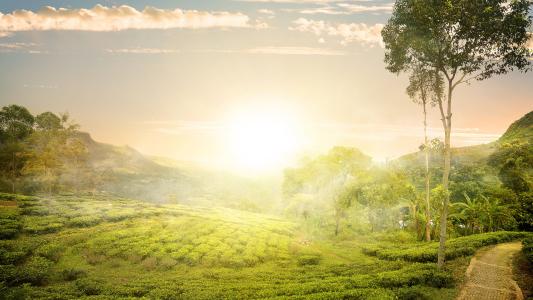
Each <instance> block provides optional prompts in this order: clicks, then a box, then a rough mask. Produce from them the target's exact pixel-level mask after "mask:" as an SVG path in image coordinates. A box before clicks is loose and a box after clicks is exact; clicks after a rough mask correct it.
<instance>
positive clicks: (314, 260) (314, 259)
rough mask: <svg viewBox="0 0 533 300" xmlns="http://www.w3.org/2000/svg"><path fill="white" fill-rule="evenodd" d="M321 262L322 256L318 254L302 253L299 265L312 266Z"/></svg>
mask: <svg viewBox="0 0 533 300" xmlns="http://www.w3.org/2000/svg"><path fill="white" fill-rule="evenodd" d="M319 263H320V256H318V255H301V256H299V257H298V265H300V266H311V265H318V264H319Z"/></svg>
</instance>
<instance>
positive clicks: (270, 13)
mask: <svg viewBox="0 0 533 300" xmlns="http://www.w3.org/2000/svg"><path fill="white" fill-rule="evenodd" d="M257 12H258V13H260V14H264V15H273V14H274V11H273V10H270V9H265V8H263V9H258V10H257Z"/></svg>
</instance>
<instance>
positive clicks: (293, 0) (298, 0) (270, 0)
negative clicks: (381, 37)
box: [235, 0, 367, 4]
mask: <svg viewBox="0 0 533 300" xmlns="http://www.w3.org/2000/svg"><path fill="white" fill-rule="evenodd" d="M235 1H240V2H263V3H312V4H323V3H333V2H341V1H343V0H235ZM361 1H363V2H366V1H367V0H361Z"/></svg>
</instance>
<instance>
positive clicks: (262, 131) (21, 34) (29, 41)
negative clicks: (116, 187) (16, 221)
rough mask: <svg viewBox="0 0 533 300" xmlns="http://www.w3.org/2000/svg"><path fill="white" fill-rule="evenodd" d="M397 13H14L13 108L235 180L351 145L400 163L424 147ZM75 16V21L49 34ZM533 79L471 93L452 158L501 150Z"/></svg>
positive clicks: (5, 69) (312, 5) (161, 5)
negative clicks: (396, 39)
mask: <svg viewBox="0 0 533 300" xmlns="http://www.w3.org/2000/svg"><path fill="white" fill-rule="evenodd" d="M392 3H393V2H391V1H387V0H378V1H364V2H361V1H334V2H328V3H317V2H315V1H291V0H283V1H260V0H257V1H255V0H251V1H205V2H202V3H198V2H195V1H163V0H159V1H54V2H51V1H17V2H16V3H14V2H11V3H2V4H0V12H1V13H2V14H3V18H2V19H1V20H2V21H0V65H2V68H1V69H0V78H1V79H2V80H0V105H2V106H3V105H7V104H11V103H16V104H20V105H24V106H26V107H28V108H29V109H30V110H31V111H32V112H33V113H40V112H43V111H52V112H55V113H58V112H65V111H68V112H70V113H71V115H72V117H73V118H74V119H75V120H76V121H77V122H78V123H80V124H81V126H82V129H83V130H85V131H87V132H89V133H90V134H91V136H92V137H93V138H94V139H95V140H97V141H101V142H103V143H110V144H115V145H129V146H131V147H133V148H135V149H137V150H138V151H140V152H141V153H144V154H147V155H153V156H163V157H168V158H172V159H174V160H178V161H192V162H196V163H201V164H204V165H211V166H214V167H221V168H224V169H228V168H230V169H231V168H235V169H239V170H241V171H254V172H255V171H265V170H268V171H271V170H272V169H274V170H280V169H283V168H284V167H285V166H288V165H291V164H293V163H295V162H296V161H297V159H298V158H299V157H302V156H303V155H309V156H315V155H317V154H320V153H324V152H326V151H327V150H328V149H330V148H331V147H333V146H337V145H338V146H347V147H356V148H358V149H360V150H361V151H363V152H364V153H366V154H368V155H370V156H372V157H373V158H374V159H375V160H376V161H378V162H379V161H381V162H382V161H386V160H389V159H393V158H396V157H399V156H401V155H404V154H407V153H411V152H414V151H417V149H418V147H419V145H420V144H421V143H422V142H423V140H422V139H423V138H422V137H423V131H422V128H423V127H422V123H421V121H420V120H421V116H422V112H421V109H420V107H419V106H418V105H416V104H414V103H412V102H411V101H410V100H409V98H408V96H407V95H406V94H405V86H406V82H407V78H406V77H405V76H403V75H402V76H400V77H397V76H395V75H393V74H390V73H389V72H388V71H386V70H385V68H384V66H385V65H384V63H383V53H384V49H383V47H382V42H381V37H380V34H379V30H380V28H381V27H382V24H384V23H386V21H387V19H388V18H389V17H390V14H391V12H392ZM52 4H53V5H52ZM46 5H50V6H51V8H45V6H46ZM121 5H127V6H121ZM145 7H148V8H145ZM149 7H154V8H156V9H150V8H149ZM61 8H63V9H61ZM21 9H24V10H27V11H26V12H25V11H19V12H16V11H17V10H21ZM177 9H180V10H179V11H178V10H177ZM14 12H15V13H14ZM130 13H131V14H132V15H135V16H137V17H135V18H137V19H133V20H130V19H120V18H117V17H116V16H119V15H120V14H123V15H124V14H125V15H127V14H130ZM63 14H64V15H65V16H66V15H68V14H70V15H71V17H72V16H73V17H72V18H73V19H70V21H68V22H67V21H65V22H63V23H62V22H57V23H54V24H55V25H50V24H52V23H46V22H45V21H43V20H44V19H43V18H45V17H47V16H48V17H50V18H57V20H65V19H63V18H64V17H65V16H64V15H63ZM83 14H97V15H98V14H99V18H101V19H100V21H101V22H96V21H94V22H93V21H80V20H82V19H81V17H79V16H81V15H83ZM0 16H2V15H0ZM157 16H159V17H162V18H167V19H166V20H167V21H164V22H163V21H158V20H161V19H158V17H157ZM77 18H80V19H77ZM169 18H170V19H169ZM171 18H176V20H177V21H176V22H175V23H172V22H171V21H168V20H171ZM102 22H103V23H102ZM106 22H107V23H106ZM28 24H29V25H28ZM496 80H498V81H497V84H495V83H496ZM532 80H533V75H532V73H531V72H529V73H527V74H525V75H524V74H518V73H511V74H509V75H508V76H501V77H498V78H497V79H491V80H487V81H483V82H474V83H473V84H472V85H471V86H469V87H468V88H464V87H462V88H460V89H458V90H457V92H456V98H455V100H454V106H455V111H456V113H455V114H454V124H453V130H454V132H453V134H452V146H454V147H461V146H469V145H476V144H482V143H488V142H491V141H494V140H496V139H497V138H498V137H499V136H500V135H501V134H503V132H504V131H505V130H506V129H507V127H508V126H509V125H510V124H511V123H512V122H513V121H514V120H516V119H518V118H520V117H521V116H523V115H524V114H525V113H527V112H529V111H530V110H531V109H532V108H533V106H532V103H531V99H533V90H532V89H528V88H527V84H528V82H532ZM480 112H481V113H480ZM280 116H281V117H282V119H283V120H281V121H280V120H278V118H279V117H280ZM429 117H430V119H429V126H430V132H429V134H430V137H431V138H435V137H442V136H443V132H442V129H441V124H440V120H439V117H438V113H437V111H436V110H434V109H432V110H431V111H430V114H429ZM257 120H259V121H257ZM237 123H239V125H238V126H237V125H235V124H237ZM235 127H239V128H241V129H239V130H237V129H235ZM243 128H244V129H243ZM246 128H252V129H251V130H249V129H246ZM254 133H255V134H254ZM260 136H264V137H266V139H261V138H260ZM273 145H275V146H273ZM265 148H270V151H266V149H265ZM249 153H254V156H253V157H247V154H249ZM248 156H249V155H248Z"/></svg>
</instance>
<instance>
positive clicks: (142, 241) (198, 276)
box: [0, 194, 523, 299]
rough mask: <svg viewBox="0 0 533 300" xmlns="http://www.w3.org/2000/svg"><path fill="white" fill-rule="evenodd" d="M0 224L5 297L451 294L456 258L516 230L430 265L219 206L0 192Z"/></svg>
mask: <svg viewBox="0 0 533 300" xmlns="http://www.w3.org/2000/svg"><path fill="white" fill-rule="evenodd" d="M0 222H1V223H2V227H1V230H0V271H1V272H0V282H2V283H1V284H0V294H2V295H3V297H4V298H5V299H21V298H25V297H29V298H32V299H34V298H43V299H73V298H77V299H93V298H95V297H99V298H98V299H111V298H113V299H117V298H129V299H131V298H144V299H191V298H194V299H227V298H229V299H236V298H241V299H242V298H247V299H248V298H256V299H265V298H269V299H273V298H276V299H302V298H306V299H339V298H342V297H354V298H357V299H396V298H397V297H400V298H402V299H403V298H406V297H407V298H409V297H411V298H409V299H412V298H413V297H414V298H417V299H418V298H420V297H422V298H426V297H437V296H438V299H452V298H453V297H454V295H455V294H456V293H457V290H456V289H455V288H454V281H455V280H454V279H453V278H452V275H451V272H457V274H462V272H463V271H464V268H466V265H465V263H464V262H465V261H466V260H465V258H462V256H463V255H469V254H471V253H472V251H473V250H474V249H476V248H478V247H481V246H483V245H487V244H491V243H496V242H501V241H507V240H512V239H515V238H518V237H521V236H523V234H521V233H505V232H500V233H491V234H486V235H477V236H472V237H466V238H459V239H455V240H453V239H452V240H451V241H450V242H449V243H450V244H449V257H450V259H451V258H454V257H455V258H456V260H454V261H451V262H450V263H449V269H447V270H446V271H443V272H440V271H437V270H436V267H435V265H434V264H433V263H432V262H433V261H434V259H435V258H436V256H435V255H436V254H435V253H436V252H435V251H436V247H437V243H436V242H435V243H431V244H427V243H420V242H416V241H415V240H414V239H413V238H412V237H409V235H403V237H402V236H393V235H387V234H377V235H365V236H359V237H354V239H350V240H349V241H348V240H347V241H328V240H310V239H307V238H305V236H302V232H301V231H300V229H299V227H298V226H297V225H296V224H295V223H292V222H289V221H285V220H283V219H279V218H276V217H271V216H268V215H263V214H255V213H247V212H242V211H237V210H232V209H224V208H203V207H195V208H194V207H189V206H184V205H175V204H174V205H154V204H150V203H146V202H139V201H134V200H129V199H124V198H112V197H97V198H94V197H65V196H57V197H52V198H36V197H25V196H15V195H9V194H0ZM420 246H422V247H420ZM413 249H416V251H413ZM412 261H417V262H416V263H415V262H412ZM24 283H28V284H29V285H23V284H24Z"/></svg>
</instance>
